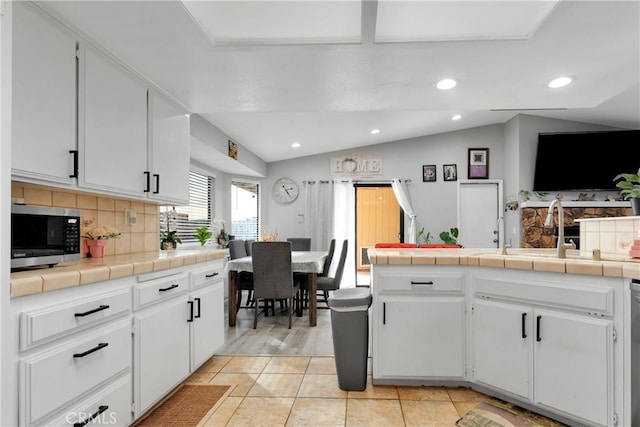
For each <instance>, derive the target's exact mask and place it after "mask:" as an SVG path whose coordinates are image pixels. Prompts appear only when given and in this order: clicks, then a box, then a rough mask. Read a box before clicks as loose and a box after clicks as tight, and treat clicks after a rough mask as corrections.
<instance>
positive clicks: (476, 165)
mask: <svg viewBox="0 0 640 427" xmlns="http://www.w3.org/2000/svg"><path fill="white" fill-rule="evenodd" d="M468 173H469V179H488V178H489V149H488V148H469V171H468Z"/></svg>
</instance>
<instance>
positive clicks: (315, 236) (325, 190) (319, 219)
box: [304, 181, 334, 251]
mask: <svg viewBox="0 0 640 427" xmlns="http://www.w3.org/2000/svg"><path fill="white" fill-rule="evenodd" d="M304 185H305V197H306V200H305V220H304V221H305V227H304V228H305V236H307V237H310V238H311V250H312V251H327V250H329V242H330V241H331V239H332V238H333V212H334V209H333V204H334V197H333V192H334V191H333V190H334V189H333V184H332V183H331V182H330V181H305V183H304Z"/></svg>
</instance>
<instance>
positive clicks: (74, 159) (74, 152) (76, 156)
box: [69, 150, 78, 178]
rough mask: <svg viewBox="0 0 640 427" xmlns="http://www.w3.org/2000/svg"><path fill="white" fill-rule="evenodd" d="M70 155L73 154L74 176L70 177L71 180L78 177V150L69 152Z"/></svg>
mask: <svg viewBox="0 0 640 427" xmlns="http://www.w3.org/2000/svg"><path fill="white" fill-rule="evenodd" d="M69 154H73V175H69V178H77V177H78V150H69Z"/></svg>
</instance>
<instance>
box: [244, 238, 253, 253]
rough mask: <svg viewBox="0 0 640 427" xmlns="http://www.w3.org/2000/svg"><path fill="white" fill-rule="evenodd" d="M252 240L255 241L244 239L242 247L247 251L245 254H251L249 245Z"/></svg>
mask: <svg viewBox="0 0 640 427" xmlns="http://www.w3.org/2000/svg"><path fill="white" fill-rule="evenodd" d="M253 242H255V240H245V241H244V249H245V251H246V252H247V255H249V256H251V253H252V252H251V245H253Z"/></svg>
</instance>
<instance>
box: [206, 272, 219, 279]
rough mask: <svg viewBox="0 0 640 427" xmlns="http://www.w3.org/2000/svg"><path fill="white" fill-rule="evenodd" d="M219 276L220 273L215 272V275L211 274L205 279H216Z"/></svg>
mask: <svg viewBox="0 0 640 427" xmlns="http://www.w3.org/2000/svg"><path fill="white" fill-rule="evenodd" d="M218 274H220V273H218V272H215V273H211V274H205V275H204V277H205V278H206V279H211V278H212V277H216V276H217V275H218Z"/></svg>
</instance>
